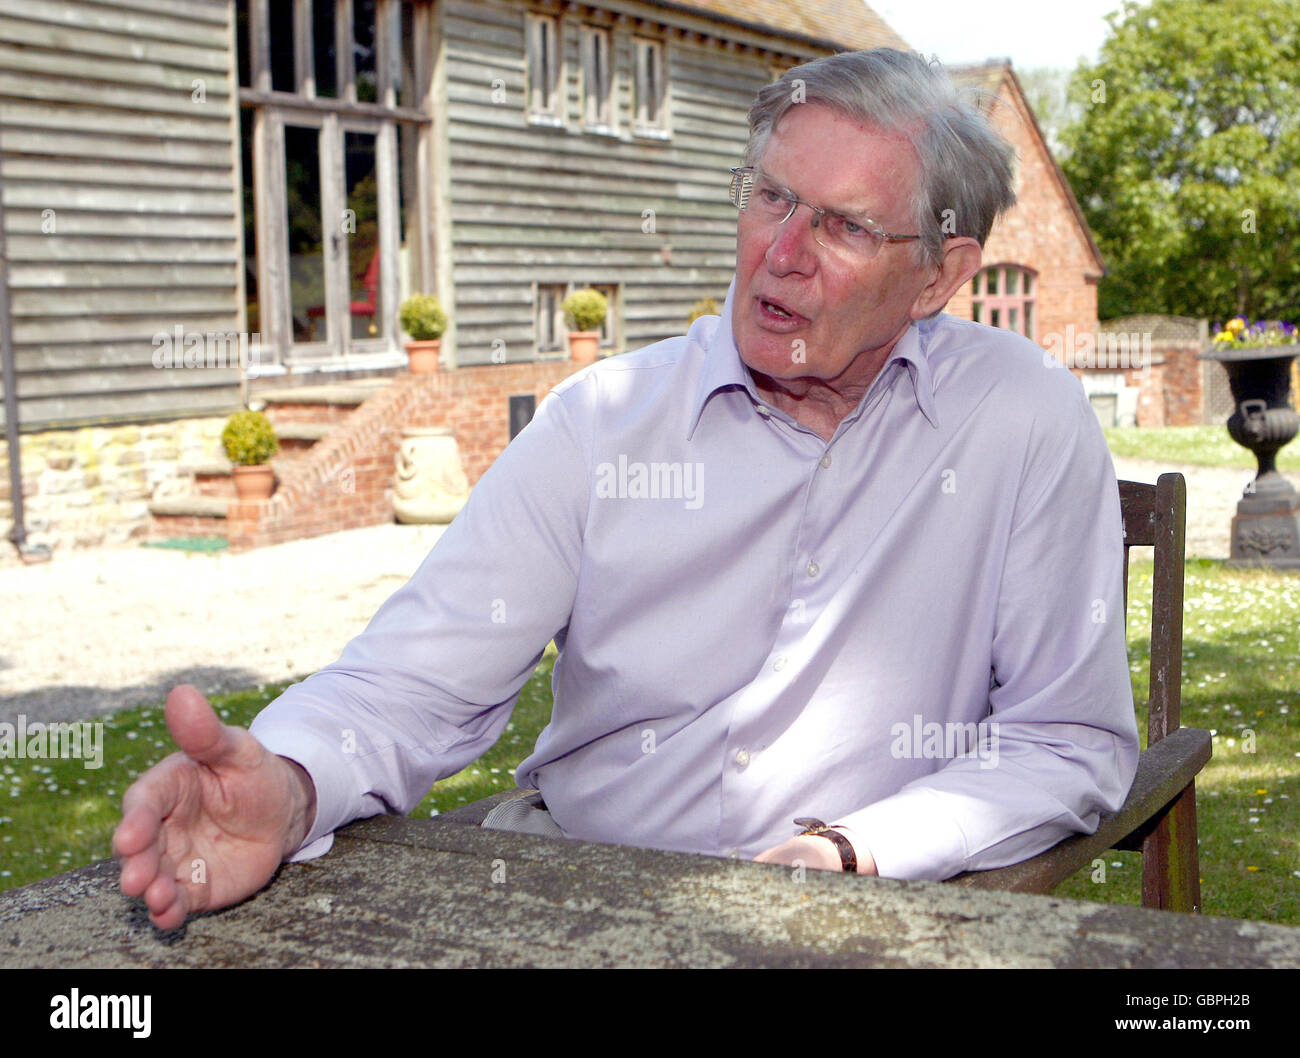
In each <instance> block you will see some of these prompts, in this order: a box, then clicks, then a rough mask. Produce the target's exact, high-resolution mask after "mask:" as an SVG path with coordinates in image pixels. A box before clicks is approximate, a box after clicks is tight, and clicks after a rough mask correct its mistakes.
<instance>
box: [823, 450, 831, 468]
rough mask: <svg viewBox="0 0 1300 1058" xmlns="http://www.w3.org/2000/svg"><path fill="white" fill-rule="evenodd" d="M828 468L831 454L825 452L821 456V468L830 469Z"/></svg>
mask: <svg viewBox="0 0 1300 1058" xmlns="http://www.w3.org/2000/svg"><path fill="white" fill-rule="evenodd" d="M830 468H831V454H830V453H829V452H827V453H826V454H825V455H824V456H822V469H823V470H830Z"/></svg>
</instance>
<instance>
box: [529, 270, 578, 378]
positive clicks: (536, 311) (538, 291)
mask: <svg viewBox="0 0 1300 1058" xmlns="http://www.w3.org/2000/svg"><path fill="white" fill-rule="evenodd" d="M570 289H572V287H571V286H570V285H569V284H566V283H534V284H533V355H534V356H535V357H536V358H537V359H538V360H563V359H565V358H567V357H568V355H569V341H568V329H567V327H566V325H565V322H564V310H563V309H562V308H561V306H562V305H563V304H564V299H565V297H566V295H567V294H568V292H569V290H570ZM547 296H549V297H551V298H553V301H552V302H551V306H550V315H551V330H552V331H553V334H554V336H555V344H554V345H543V344H542V338H543V336H544V331H545V329H546V328H545V324H544V322H543V319H544V314H545V312H546V305H545V303H544V302H545V298H546V297H547Z"/></svg>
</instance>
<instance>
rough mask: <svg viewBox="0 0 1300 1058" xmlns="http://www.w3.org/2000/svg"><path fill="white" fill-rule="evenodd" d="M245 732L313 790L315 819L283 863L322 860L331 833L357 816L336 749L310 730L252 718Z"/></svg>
mask: <svg viewBox="0 0 1300 1058" xmlns="http://www.w3.org/2000/svg"><path fill="white" fill-rule="evenodd" d="M248 730H249V732H250V733H251V734H252V735H253V737H254V738H256V739H257V741H259V742H260V743H262V745H263V746H264V747H265V748H266V749H267V751H268V752H271V753H274V754H276V755H277V756H280V757H288V758H289V759H290V760H291V761H293V762H294V763H296V764H298V765H299V766H300V767H302V769H303V770H304V771H306V773H307V774H308V776H310V777H311V781H312V785H313V786H314V787H315V788H316V817H315V819H313V820H312V824H311V827H310V828H309V829H308V831H307V836H306V837H305V838H304V839H303V843H302V845H301V846H299V849H298V851H297V852H295V853H294V854H293V855H292V856H291V857H289V859H288V860H287V861H286V862H290V863H297V862H299V861H301V860H310V859H315V858H316V857H317V856H323V855H324V854H325V853H326V852H328V851H329V850H330V847H331V846H332V845H333V843H334V831H335V830H337V829H338V828H339V827H341V826H343V825H344V824H345V823H350V822H351V821H352V820H353V819H355V818H357V816H358V811H357V808H356V806H355V804H354V801H355V796H354V794H353V790H352V783H351V782H350V781H349V780H350V776H349V775H348V774H347V770H346V769H345V768H344V769H340V767H339V761H338V746H337V745H335V744H330V743H325V742H322V740H321V739H320V738H319V737H318V736H317V735H316V734H315V733H313V732H312V731H311V730H310V729H303V728H300V727H292V726H288V725H284V724H280V723H277V722H276V721H274V720H268V721H263V720H262V719H261V717H256V718H254V720H253V722H252V724H250V725H249V728H248Z"/></svg>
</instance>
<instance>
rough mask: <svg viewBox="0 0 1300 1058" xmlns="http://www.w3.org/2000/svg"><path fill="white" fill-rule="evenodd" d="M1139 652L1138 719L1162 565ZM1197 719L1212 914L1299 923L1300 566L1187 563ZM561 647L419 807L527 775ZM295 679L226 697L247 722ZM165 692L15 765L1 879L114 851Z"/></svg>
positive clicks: (228, 708)
mask: <svg viewBox="0 0 1300 1058" xmlns="http://www.w3.org/2000/svg"><path fill="white" fill-rule="evenodd" d="M1131 577H1132V581H1131V585H1130V599H1131V600H1132V602H1131V603H1130V614H1129V654H1130V661H1131V665H1132V671H1133V679H1134V695H1135V698H1136V699H1137V701H1138V703H1139V729H1140V730H1142V731H1143V732H1145V730H1146V719H1145V715H1143V714H1144V709H1143V706H1144V704H1145V700H1146V687H1147V673H1148V659H1147V650H1148V639H1147V626H1148V624H1149V621H1150V607H1149V604H1145V603H1143V602H1142V601H1141V600H1144V599H1148V598H1149V597H1150V578H1151V565H1150V563H1149V562H1147V563H1139V562H1135V563H1134V564H1133V568H1132V570H1131ZM1186 601H1187V605H1186V625H1185V636H1184V650H1185V653H1184V657H1185V660H1184V675H1183V723H1184V725H1185V726H1189V727H1202V728H1208V729H1210V730H1212V731H1213V732H1214V733H1215V737H1214V757H1213V759H1212V760H1211V762H1210V764H1209V765H1208V767H1207V768H1206V770H1205V771H1204V772H1203V773H1202V775H1201V777H1200V778H1199V779H1198V782H1197V792H1198V797H1197V801H1198V805H1197V811H1198V817H1199V826H1200V838H1201V845H1200V857H1201V875H1202V879H1203V881H1202V893H1203V897H1204V911H1205V913H1206V914H1211V915H1223V916H1228V917H1233V918H1255V919H1263V920H1267V921H1271V922H1281V923H1288V924H1291V925H1300V621H1298V620H1297V615H1300V576H1297V575H1285V574H1274V573H1266V572H1260V571H1255V570H1228V569H1225V568H1223V566H1222V564H1221V563H1218V562H1212V561H1208V560H1193V561H1190V562H1189V563H1188V566H1187V591H1186ZM552 663H553V659H552V658H551V657H549V656H548V657H547V658H546V659H544V660H543V662H542V664H541V665H540V666H539V667H538V670H537V672H536V673H535V674H534V676H533V678H532V679H531V680H530V681H529V682H528V684H527V685H526V686H525V688H524V691H523V693H522V694H521V695H520V700H519V705H518V706H517V707H516V709H515V713H514V716H513V717H512V719H511V722H510V724H509V726H508V727H507V728H506V730H505V733H504V735H503V736H502V738H501V740H500V741H499V742H498V743H497V745H496V746H495V747H493V749H492V750H491V752H489V753H488V754H487V755H486V756H484V757H483V758H482V759H481V760H479V761H478V762H477V763H475V764H473V765H471V766H470V767H469V768H467V769H465V770H464V771H462V772H460V773H459V774H457V775H454V776H451V777H450V778H448V779H445V780H443V781H442V782H440V783H438V784H437V786H435V787H434V789H433V791H432V792H431V793H430V794H429V796H428V797H426V798H425V799H424V801H422V802H421V804H420V805H419V807H418V808H417V809H416V810H415V811H414V812H413V813H412V815H414V816H417V817H422V818H427V817H428V816H429V815H430V814H432V813H433V812H434V811H446V810H448V809H450V808H454V807H456V806H457V805H460V804H464V803H466V802H468V801H472V800H476V799H478V798H480V797H485V796H487V795H488V794H491V793H495V792H497V791H499V790H504V789H509V788H510V787H511V786H513V785H514V777H513V769H514V767H515V766H516V765H517V764H518V763H519V762H520V761H522V760H523V758H524V757H525V756H527V755H528V752H529V751H530V750H531V748H532V746H533V743H534V741H535V739H536V737H537V734H538V733H539V732H540V731H541V729H542V727H543V726H544V725H545V723H546V721H547V719H548V717H549V716H550V711H551V693H550V670H551V665H552ZM285 686H286V684H276V685H273V686H268V687H263V688H257V689H254V690H249V691H241V692H237V693H234V694H228V695H223V696H219V697H216V698H214V699H213V702H214V704H215V705H216V706H217V708H218V710H219V711H220V713H221V715H222V717H223V718H224V719H225V720H226V721H227V722H229V723H239V724H247V723H248V722H249V721H250V720H251V719H252V718H253V716H254V715H256V713H257V712H258V711H259V710H260V709H261V708H262V707H263V706H264V705H266V704H267V703H268V702H270V701H271V700H272V699H274V698H275V697H276V696H277V695H278V694H279V693H280V692H281V690H283V688H284V687H285ZM171 748H172V747H171V743H170V739H169V738H168V735H167V732H166V729H165V726H164V724H163V717H162V708H161V703H157V704H153V705H150V706H145V707H140V708H136V709H129V710H126V711H124V712H121V713H117V714H115V715H114V716H112V717H110V718H108V719H107V720H106V722H105V732H104V766H103V767H102V768H100V769H98V770H87V769H85V768H83V767H82V764H81V762H80V761H78V760H53V761H46V762H41V761H32V760H5V761H3V762H0V889H5V888H12V887H15V886H19V885H24V884H26V883H28V882H32V881H36V880H37V879H40V878H44V877H48V876H49V875H52V874H57V873H59V872H60V871H64V870H68V869H70V868H72V867H77V866H80V865H82V864H86V863H90V862H91V861H93V860H96V859H99V858H101V857H104V856H107V855H109V838H110V835H111V834H112V831H113V828H114V826H116V824H117V820H118V813H119V804H120V798H121V795H122V792H123V791H124V790H125V788H126V787H127V786H128V785H129V784H130V782H131V780H132V779H134V778H135V776H136V775H138V774H139V773H140V772H142V771H144V770H145V769H146V768H147V767H149V765H151V764H153V763H154V762H155V761H157V760H159V759H161V758H162V757H163V756H165V755H166V754H167V753H169V752H171ZM1139 863H1140V857H1139V856H1138V855H1137V854H1136V853H1127V852H1111V853H1109V854H1108V855H1107V856H1106V858H1105V861H1104V863H1103V864H1102V865H1100V866H1098V867H1096V868H1095V869H1093V870H1091V871H1085V872H1082V873H1080V874H1079V875H1077V876H1075V877H1074V878H1072V879H1070V880H1068V881H1067V882H1066V883H1065V884H1064V885H1063V886H1062V887H1061V888H1060V889H1059V890H1058V893H1060V894H1061V895H1064V896H1068V897H1073V898H1076V899H1086V900H1097V901H1103V902H1119V903H1127V904H1131V905H1137V904H1138V903H1139V902H1140V900H1139V893H1140V877H1139V876H1140V867H1139Z"/></svg>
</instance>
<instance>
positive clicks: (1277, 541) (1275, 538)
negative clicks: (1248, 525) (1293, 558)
mask: <svg viewBox="0 0 1300 1058" xmlns="http://www.w3.org/2000/svg"><path fill="white" fill-rule="evenodd" d="M1237 546H1238V547H1239V548H1240V549H1241V550H1242V551H1254V552H1256V553H1257V554H1260V555H1270V554H1272V553H1273V552H1274V551H1283V552H1286V551H1290V550H1291V534H1290V533H1288V532H1287V531H1286V530H1285V529H1270V528H1268V527H1266V526H1256V527H1255V528H1253V529H1243V530H1241V532H1239V533H1238V534H1237Z"/></svg>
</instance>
